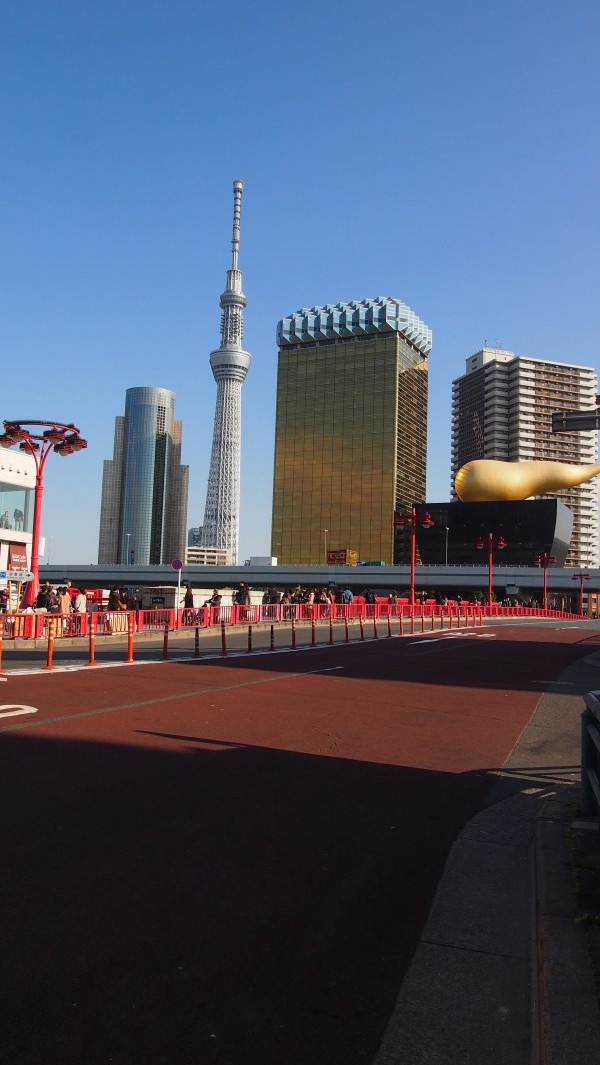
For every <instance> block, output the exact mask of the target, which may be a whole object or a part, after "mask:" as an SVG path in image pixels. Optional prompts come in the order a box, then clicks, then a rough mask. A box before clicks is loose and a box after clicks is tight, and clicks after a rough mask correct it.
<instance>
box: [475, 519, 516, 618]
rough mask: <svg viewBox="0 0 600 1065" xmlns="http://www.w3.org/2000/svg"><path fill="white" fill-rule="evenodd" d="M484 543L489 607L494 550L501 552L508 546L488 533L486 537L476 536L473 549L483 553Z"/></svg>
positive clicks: (493, 534)
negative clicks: (486, 551)
mask: <svg viewBox="0 0 600 1065" xmlns="http://www.w3.org/2000/svg"><path fill="white" fill-rule="evenodd" d="M486 543H487V549H488V606H491V605H492V600H493V581H492V573H493V566H494V548H495V547H497V548H498V551H503V550H504V548H505V547H507V546H508V545H507V543H506V540H505V539H504V537H503V536H496V534H495V533H491V532H490V533H488V534H487V536H478V537H477V539H476V541H475V547H476V548H477V550H478V551H483V548H484V547H485V545H486Z"/></svg>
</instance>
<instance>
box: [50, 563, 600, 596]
mask: <svg viewBox="0 0 600 1065" xmlns="http://www.w3.org/2000/svg"><path fill="white" fill-rule="evenodd" d="M579 572H581V571H580V570H573V569H561V568H558V567H557V568H555V567H552V566H550V567H549V568H548V593H549V594H553V593H555V594H563V595H572V594H574V593H576V592H577V593H578V591H579V582H578V581H577V580H574V579H573V578H574V577H575V575H576V574H578V573H579ZM585 572H586V573H589V576H590V580H589V581H587V580H586V581H585V587H584V592H585V594H588V593H590V592H600V569H588V570H585ZM493 577H494V589H495V590H496V593H497V594H498V593H499V594H502V593H504V591H505V589H508V592H507V594H518V593H511V591H510V589H511V588H519V589H520V590H521V591H522V592H524V593H525V592H526V593H527V595H537V596H540V595H541V593H542V589H543V570H542V568H541V567H540V566H501V565H494V570H493ZM67 579H68V580H70V581H71V582H72V583H73V584H74V585H77V586H79V585H81V586H82V587H85V588H111V587H113V586H114V585H119V586H124V587H133V588H135V587H140V588H143V587H146V588H147V587H157V586H164V585H176V584H177V580H178V575H177V572H176V571H175V570H174V569H172V567H171V566H90V565H85V566H84V565H79V564H77V563H74V564H73V565H70V566H64V565H60V566H59V565H48V566H42V567H40V580H41V581H43V580H49V581H50V582H51V583H53V584H59V585H60V584H62V583H64V581H65V580H67ZM487 580H488V570H487V566H418V567H417V571H416V582H415V584H416V588H417V591H421V590H424V591H428V590H431V591H434V590H435V591H440V592H445V593H446V594H447V595H449V596H450V597H451V593H452V592H458V591H460V592H461V593H462V592H463V591H465V590H466V591H469V590H471V589H472V590H476V589H480V590H485V589H487ZM188 581H189V582H190V584H192V585H193V587H194V588H221V589H226V588H233V587H235V585H237V584H239V583H240V581H247V582H248V584H249V585H250V587H251V588H255V589H261V588H266V587H268V586H269V585H275V587H276V588H279V589H283V588H289V587H293V586H294V585H296V584H301V585H303V586H308V587H320V586H324V585H327V584H336V585H338V584H347V585H349V587H350V588H351V589H352V590H353V591H354V592H360V591H361V590H362V589H363V588H367V587H372V588H377V589H381V590H382V591H391V590H392V589H395V590H396V591H398V592H402V591H405V590H407V589H408V588H409V585H410V567H409V566H325V565H323V566H184V567H183V569H182V570H181V583H182V585H183V584H185V583H187V582H188Z"/></svg>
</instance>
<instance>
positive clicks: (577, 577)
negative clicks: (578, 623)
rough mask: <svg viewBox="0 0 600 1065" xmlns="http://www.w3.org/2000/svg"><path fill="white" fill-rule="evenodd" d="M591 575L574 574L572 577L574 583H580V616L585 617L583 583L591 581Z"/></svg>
mask: <svg viewBox="0 0 600 1065" xmlns="http://www.w3.org/2000/svg"><path fill="white" fill-rule="evenodd" d="M591 579H592V578H591V577H590V575H589V573H574V574H573V576H572V577H571V580H572V581H579V614H580V616H581V617H583V582H584V581H591Z"/></svg>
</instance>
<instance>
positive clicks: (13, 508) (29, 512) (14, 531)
mask: <svg viewBox="0 0 600 1065" xmlns="http://www.w3.org/2000/svg"><path fill="white" fill-rule="evenodd" d="M34 492H35V461H34V458H33V455H30V454H29V453H28V452H24V451H18V450H15V451H13V450H8V449H7V450H0V573H1V574H5V573H15V572H18V571H20V570H28V569H29V566H30V564H31V537H32V530H33V498H34ZM40 547H43V545H42V544H40ZM6 585H7V579H6V577H4V576H2V577H0V588H5V587H6ZM16 606H17V604H16V602H15V603H12V604H11V607H12V608H14V609H16Z"/></svg>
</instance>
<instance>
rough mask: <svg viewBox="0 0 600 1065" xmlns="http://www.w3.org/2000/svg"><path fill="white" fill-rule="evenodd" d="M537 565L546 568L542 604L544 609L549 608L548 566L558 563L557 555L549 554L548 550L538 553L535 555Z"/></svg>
mask: <svg viewBox="0 0 600 1065" xmlns="http://www.w3.org/2000/svg"><path fill="white" fill-rule="evenodd" d="M534 561H535V564H536V566H542V567H543V570H544V596H543V600H542V606H543V608H544V610H547V609H548V566H555V565H556V561H557V560H556V556H555V555H549V554H548V552H547V551H544V552H543V553H538V554H536V555H535V556H534Z"/></svg>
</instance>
